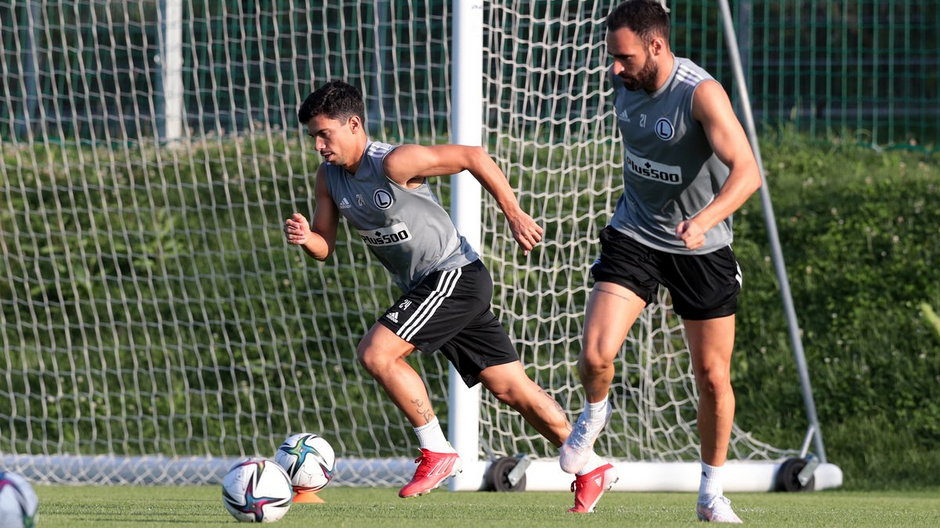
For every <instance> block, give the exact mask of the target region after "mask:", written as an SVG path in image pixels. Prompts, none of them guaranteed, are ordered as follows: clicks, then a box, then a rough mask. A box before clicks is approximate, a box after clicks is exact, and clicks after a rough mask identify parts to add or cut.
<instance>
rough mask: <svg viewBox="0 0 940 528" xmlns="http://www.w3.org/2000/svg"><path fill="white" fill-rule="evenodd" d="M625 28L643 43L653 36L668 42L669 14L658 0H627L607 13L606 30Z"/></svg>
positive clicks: (646, 42) (651, 39) (648, 41)
mask: <svg viewBox="0 0 940 528" xmlns="http://www.w3.org/2000/svg"><path fill="white" fill-rule="evenodd" d="M623 28H627V29H629V30H630V31H632V32H634V33H636V35H637V36H638V37H640V40H642V41H643V43H644V44H647V45H649V43H650V42H652V41H653V38H655V37H662V38H663V39H664V40H665V41H666V42H667V43H668V42H669V15H668V14H667V13H666V10H665V9H664V8H663V6H662V4H661V3H660V2H659V0H627V1H626V2H622V3H621V4H620V5H618V6H617V7H615V8H614V10H613V11H611V12H610V14H609V15H607V31H608V32H612V31H616V30H618V29H623Z"/></svg>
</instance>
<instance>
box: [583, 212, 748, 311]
mask: <svg viewBox="0 0 940 528" xmlns="http://www.w3.org/2000/svg"><path fill="white" fill-rule="evenodd" d="M591 275H592V276H593V277H594V280H595V281H598V282H600V281H604V282H613V283H615V284H619V285H621V286H623V287H625V288H627V289H629V290H630V291H632V292H634V293H636V294H637V295H638V296H640V298H641V299H643V300H644V301H646V304H649V303H651V302H652V301H653V299H655V298H656V292H657V290H658V289H659V285H660V284H662V285H664V286H665V287H666V288H668V289H669V293H670V294H671V295H672V306H673V309H674V310H675V311H676V313H677V314H679V315H680V316H681V317H682V318H684V319H691V320H703V319H715V318H718V317H725V316H728V315H732V314H734V312H735V310H736V309H737V302H738V293H739V292H740V291H741V268H740V267H738V262H737V260H735V258H734V252H732V251H731V247H730V246H725V247H723V248H721V249H719V250H717V251H714V252H712V253H707V254H705V255H680V254H675V253H667V252H665V251H660V250H657V249H653V248H650V247H649V246H645V245H643V244H641V243H639V242H637V241H636V240H634V239H632V238H630V237H629V236H627V235H625V234H623V233H621V232H620V231H617V230H616V229H614V228H613V227H611V226H607V227H605V228H604V230H603V231H601V256H600V257H598V259H597V260H596V261H595V262H594V265H593V266H591Z"/></svg>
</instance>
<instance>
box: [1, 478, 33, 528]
mask: <svg viewBox="0 0 940 528" xmlns="http://www.w3.org/2000/svg"><path fill="white" fill-rule="evenodd" d="M38 509H39V499H38V498H37V497H36V492H35V491H33V487H32V486H30V485H29V482H28V481H27V480H26V479H24V478H23V477H21V476H19V475H17V474H16V473H9V472H4V471H0V526H2V527H3V528H21V527H22V528H27V527H29V528H32V527H33V526H35V525H36V517H37V510H38Z"/></svg>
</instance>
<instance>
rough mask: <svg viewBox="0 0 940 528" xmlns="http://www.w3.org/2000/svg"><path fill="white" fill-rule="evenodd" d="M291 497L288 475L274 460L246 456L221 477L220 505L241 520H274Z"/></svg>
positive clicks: (281, 512) (282, 513) (284, 510)
mask: <svg viewBox="0 0 940 528" xmlns="http://www.w3.org/2000/svg"><path fill="white" fill-rule="evenodd" d="M291 498H293V490H292V489H291V484H290V477H288V476H287V473H285V472H284V469H282V468H281V466H279V465H278V464H277V463H276V462H274V461H272V460H267V459H264V458H246V459H245V460H242V461H241V462H238V463H237V464H235V465H234V466H232V469H230V470H229V472H228V473H227V474H226V475H225V477H224V478H223V479H222V504H224V505H225V509H226V510H228V512H229V513H231V514H232V517H235V518H236V519H238V520H239V521H241V522H274V521H276V520H278V519H280V518H281V517H283V516H284V514H285V513H287V510H288V509H289V508H290V505H291Z"/></svg>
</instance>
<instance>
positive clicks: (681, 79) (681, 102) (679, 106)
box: [610, 57, 732, 254]
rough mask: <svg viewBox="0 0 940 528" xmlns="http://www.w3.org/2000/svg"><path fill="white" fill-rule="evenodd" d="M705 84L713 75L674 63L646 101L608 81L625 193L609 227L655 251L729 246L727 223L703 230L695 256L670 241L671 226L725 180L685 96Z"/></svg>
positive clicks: (709, 198)
mask: <svg viewBox="0 0 940 528" xmlns="http://www.w3.org/2000/svg"><path fill="white" fill-rule="evenodd" d="M707 79H712V76H711V75H709V74H708V73H707V72H706V71H705V70H703V69H702V68H700V67H698V66H697V65H696V64H695V63H693V62H692V61H690V60H688V59H684V58H680V57H676V58H675V64H674V66H673V70H672V73H671V75H670V76H669V80H668V81H666V84H665V85H663V87H662V88H660V89H659V90H658V91H656V92H655V93H652V94H650V93H648V92H646V90H642V89H641V90H636V91H631V90H628V89H627V88H626V87H625V86H624V85H623V81H621V79H620V78H619V77H617V76H616V75H611V81H612V82H613V86H614V94H615V99H614V108H615V110H616V112H617V124H618V127H619V129H620V135H621V137H622V138H623V156H624V160H623V161H624V163H623V189H624V192H623V196H621V197H620V201H619V202H618V203H617V209H616V210H615V211H614V215H613V218H611V221H610V225H611V226H613V227H614V228H615V229H617V230H618V231H620V232H622V233H624V234H626V235H627V236H630V237H632V238H634V239H636V240H637V241H639V242H641V243H643V244H645V245H647V246H650V247H653V248H655V249H659V250H661V251H666V252H670V253H689V254H705V253H711V252H712V251H715V250H717V249H719V248H721V247H724V246H727V245H729V244H731V240H732V234H731V217H730V216H729V217H728V218H727V219H726V220H724V221H723V222H721V223H719V224H718V225H716V226H715V227H713V228H712V229H710V230H709V231H708V232H707V233H706V234H705V245H704V246H702V247H701V248H698V249H696V250H692V251H690V250H688V249H687V248H686V247H685V244H683V243H682V241H681V240H679V239H678V238H677V237H676V234H675V232H676V226H678V225H679V223H680V222H682V221H683V220H687V219H689V218H691V217H692V216H695V215H696V214H697V213H698V212H699V211H701V210H702V209H704V208H705V206H707V205H708V204H709V203H711V201H712V200H714V199H715V196H716V195H717V194H718V191H719V190H720V189H721V186H722V185H723V184H724V183H725V180H727V179H728V173H729V170H728V167H727V166H726V165H725V164H724V163H722V162H721V160H719V159H718V157H717V156H716V155H715V153H714V152H713V151H712V148H711V145H710V144H709V143H708V138H707V137H706V136H705V130H704V129H703V128H702V125H701V124H700V123H698V122H697V121H696V120H695V119H694V118H693V117H692V94H693V93H694V92H695V88H696V87H697V86H698V85H699V84H700V83H701V82H702V81H705V80H707Z"/></svg>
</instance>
